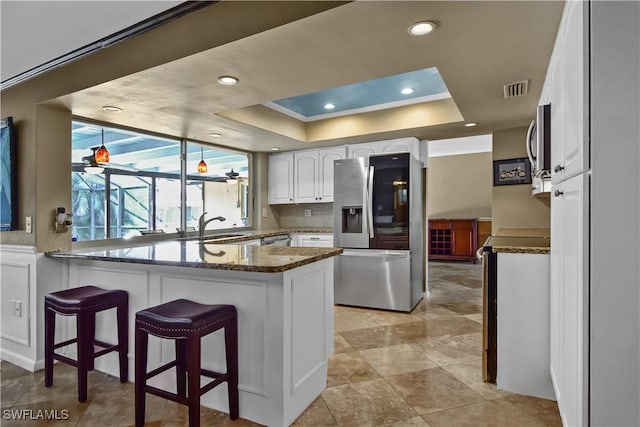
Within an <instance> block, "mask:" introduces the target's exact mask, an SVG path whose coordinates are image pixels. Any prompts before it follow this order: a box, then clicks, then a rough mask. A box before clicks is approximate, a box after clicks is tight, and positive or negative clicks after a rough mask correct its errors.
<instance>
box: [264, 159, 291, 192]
mask: <svg viewBox="0 0 640 427" xmlns="http://www.w3.org/2000/svg"><path fill="white" fill-rule="evenodd" d="M268 187H269V204H272V205H273V204H279V203H293V153H279V154H271V155H270V156H269V184H268Z"/></svg>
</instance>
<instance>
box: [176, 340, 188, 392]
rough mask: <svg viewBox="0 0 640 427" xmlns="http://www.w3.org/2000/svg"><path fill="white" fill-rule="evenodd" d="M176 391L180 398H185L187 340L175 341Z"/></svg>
mask: <svg viewBox="0 0 640 427" xmlns="http://www.w3.org/2000/svg"><path fill="white" fill-rule="evenodd" d="M175 342H176V361H177V362H178V363H177V364H176V389H177V394H178V396H180V397H187V340H185V339H176V340H175Z"/></svg>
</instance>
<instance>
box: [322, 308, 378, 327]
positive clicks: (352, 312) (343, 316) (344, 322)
mask: <svg viewBox="0 0 640 427" xmlns="http://www.w3.org/2000/svg"><path fill="white" fill-rule="evenodd" d="M369 311H370V310H363V309H360V308H353V307H342V306H335V307H334V319H333V328H334V329H335V330H336V331H337V332H343V331H352V330H354V329H365V328H374V327H376V326H381V324H380V322H378V321H377V320H376V319H375V318H373V317H372V316H370V315H369Z"/></svg>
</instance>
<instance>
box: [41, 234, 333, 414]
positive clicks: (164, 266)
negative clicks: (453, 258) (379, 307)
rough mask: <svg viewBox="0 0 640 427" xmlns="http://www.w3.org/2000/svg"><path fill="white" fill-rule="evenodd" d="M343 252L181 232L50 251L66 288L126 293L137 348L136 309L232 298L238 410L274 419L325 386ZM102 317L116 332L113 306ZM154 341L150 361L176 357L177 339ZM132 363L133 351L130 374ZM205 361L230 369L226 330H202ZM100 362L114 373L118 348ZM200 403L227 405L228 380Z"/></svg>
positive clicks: (110, 335)
mask: <svg viewBox="0 0 640 427" xmlns="http://www.w3.org/2000/svg"><path fill="white" fill-rule="evenodd" d="M239 243H241V242H239ZM341 252H342V250H341V249H338V248H301V247H278V246H250V245H242V244H212V243H203V242H201V241H197V240H196V241H193V240H192V241H189V240H182V241H168V242H161V243H155V244H147V245H143V246H135V247H126V248H122V247H120V248H114V249H100V250H82V251H71V252H53V253H50V254H48V256H49V257H50V258H52V259H54V260H57V261H59V262H62V263H63V264H64V270H65V273H64V276H65V279H64V282H63V283H64V285H65V287H76V286H82V285H86V284H92V285H96V286H100V287H103V288H107V289H124V290H126V291H127V292H128V293H129V327H130V335H129V337H130V343H129V348H130V349H133V348H135V347H134V343H133V337H134V334H133V325H134V322H133V319H134V318H135V313H136V312H137V311H139V310H142V309H144V308H147V307H150V306H155V305H157V304H162V303H164V302H168V301H171V300H174V299H178V298H187V299H191V300H194V301H197V302H200V303H205V304H233V305H235V306H236V307H237V309H238V323H239V325H238V326H239V330H238V338H239V389H240V416H241V417H242V418H246V419H248V420H251V421H255V422H258V423H261V424H265V425H269V426H286V425H289V424H290V423H291V422H293V421H294V420H295V419H296V417H297V416H298V415H299V414H300V413H301V412H302V411H303V410H304V409H305V408H306V407H307V406H308V405H309V404H310V403H311V402H312V401H313V400H314V399H315V398H316V397H317V396H318V395H319V394H320V393H321V392H322V390H324V388H325V386H326V379H327V359H328V357H329V356H330V354H331V353H332V352H333V258H332V257H334V256H336V255H338V254H340V253H341ZM99 316H101V317H103V318H102V319H98V321H97V322H96V324H97V328H98V329H97V331H96V335H97V336H96V338H97V339H100V340H106V341H109V340H113V339H115V331H114V330H113V329H114V328H113V327H112V325H113V321H112V316H113V314H112V313H108V312H107V313H106V314H105V313H101V314H99ZM110 325H111V326H110ZM66 326H67V329H66V330H67V332H68V333H67V335H73V334H74V333H75V331H74V329H75V328H74V327H73V324H71V323H67V324H66ZM61 329H62V330H64V329H65V328H64V327H63V328H61ZM66 338H67V337H66V336H65V337H58V340H62V339H66ZM149 346H150V347H149V349H150V350H149V362H148V367H149V368H150V369H152V368H154V367H157V366H160V365H161V364H163V363H166V362H168V361H170V360H173V356H174V353H173V352H174V350H173V348H174V347H173V342H171V341H166V340H159V339H151V340H150V341H149ZM73 350H74V351H75V349H73ZM133 363H134V361H133V352H132V351H131V352H130V355H129V364H130V370H129V372H130V380H131V381H133V369H132V368H133ZM202 365H203V367H204V368H206V369H211V370H214V371H224V370H225V354H224V335H223V334H222V333H221V332H216V333H214V334H212V335H209V336H208V337H206V338H204V339H203V342H202ZM96 369H98V370H100V371H103V372H107V373H109V374H112V375H116V373H117V370H118V364H117V357H116V356H115V355H106V356H104V357H101V358H99V359H97V360H96ZM170 372H172V371H170ZM158 381H159V383H158V382H156V383H155V385H157V386H160V387H164V388H167V389H169V390H171V389H172V388H174V387H175V380H174V376H172V375H167V376H166V377H162V376H161V377H160V378H159V380H158ZM201 403H202V405H204V406H207V407H211V408H214V409H218V410H222V411H225V412H227V411H228V404H227V396H226V389H225V388H224V387H218V388H216V389H214V390H212V391H210V392H208V393H206V394H205V395H203V396H202V399H201Z"/></svg>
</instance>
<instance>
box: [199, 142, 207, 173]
mask: <svg viewBox="0 0 640 427" xmlns="http://www.w3.org/2000/svg"><path fill="white" fill-rule="evenodd" d="M207 170H209V168H208V167H207V162H205V161H204V157H203V150H202V147H201V148H200V163H198V173H207Z"/></svg>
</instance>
